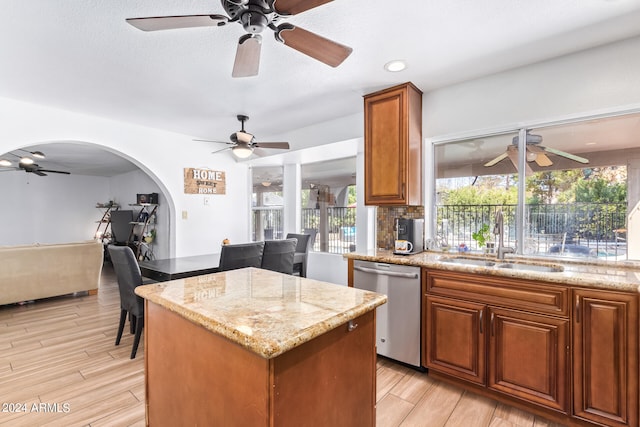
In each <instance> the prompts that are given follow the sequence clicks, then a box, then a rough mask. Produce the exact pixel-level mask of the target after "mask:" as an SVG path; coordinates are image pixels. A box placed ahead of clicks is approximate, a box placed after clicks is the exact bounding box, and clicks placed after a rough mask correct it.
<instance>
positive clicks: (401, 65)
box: [384, 59, 407, 73]
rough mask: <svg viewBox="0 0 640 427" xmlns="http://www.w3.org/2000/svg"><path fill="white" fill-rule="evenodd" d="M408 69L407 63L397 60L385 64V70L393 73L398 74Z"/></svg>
mask: <svg viewBox="0 0 640 427" xmlns="http://www.w3.org/2000/svg"><path fill="white" fill-rule="evenodd" d="M405 68H407V63H406V62H404V61H403V60H401V59H396V60H393V61H389V62H387V63H386V64H384V69H385V70H387V71H391V72H392V73H396V72H398V71H402V70H404V69H405Z"/></svg>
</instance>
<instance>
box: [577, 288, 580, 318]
mask: <svg viewBox="0 0 640 427" xmlns="http://www.w3.org/2000/svg"><path fill="white" fill-rule="evenodd" d="M576 323H580V296H579V295H576Z"/></svg>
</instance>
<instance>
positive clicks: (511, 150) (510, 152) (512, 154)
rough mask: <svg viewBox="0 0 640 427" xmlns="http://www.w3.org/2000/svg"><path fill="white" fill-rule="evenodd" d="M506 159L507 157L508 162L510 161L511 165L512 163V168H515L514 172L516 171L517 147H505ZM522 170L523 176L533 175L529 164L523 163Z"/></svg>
mask: <svg viewBox="0 0 640 427" xmlns="http://www.w3.org/2000/svg"><path fill="white" fill-rule="evenodd" d="M506 154H507V157H509V160H511V163H513V166H514V167H515V168H516V171H517V170H518V147H516V146H514V145H510V146H509V147H507V153H506ZM524 169H525V175H531V174H533V169H531V166H529V163H527V162H524Z"/></svg>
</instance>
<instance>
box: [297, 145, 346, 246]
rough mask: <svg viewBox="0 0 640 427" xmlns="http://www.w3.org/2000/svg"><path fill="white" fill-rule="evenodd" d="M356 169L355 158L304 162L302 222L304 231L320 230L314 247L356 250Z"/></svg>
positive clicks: (317, 231) (302, 169)
mask: <svg viewBox="0 0 640 427" xmlns="http://www.w3.org/2000/svg"><path fill="white" fill-rule="evenodd" d="M355 171H356V158H355V157H349V158H345V159H337V160H331V161H326V162H318V163H309V164H305V165H302V168H301V173H302V191H301V198H302V218H301V224H302V228H303V230H302V231H304V232H308V231H315V232H316V233H317V234H316V239H315V242H314V246H313V249H314V250H316V251H322V252H331V253H345V252H350V251H354V250H355V245H356V186H355V183H356V174H355Z"/></svg>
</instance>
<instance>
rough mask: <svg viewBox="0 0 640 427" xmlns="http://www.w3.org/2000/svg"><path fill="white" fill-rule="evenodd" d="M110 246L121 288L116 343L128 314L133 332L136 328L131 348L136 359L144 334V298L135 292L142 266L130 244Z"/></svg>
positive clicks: (118, 343) (140, 281)
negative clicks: (141, 336)
mask: <svg viewBox="0 0 640 427" xmlns="http://www.w3.org/2000/svg"><path fill="white" fill-rule="evenodd" d="M108 248H109V255H110V256H111V262H112V263H113V269H114V270H115V272H116V276H117V278H118V288H119V289H120V324H119V325H118V335H117V337H116V345H120V339H121V338H122V332H123V330H124V322H125V320H126V318H127V314H128V315H129V322H130V325H131V332H132V333H133V331H134V330H135V337H134V339H133V349H132V350H131V358H132V359H135V357H136V352H137V351H138V344H140V335H142V328H143V327H144V299H143V298H141V297H139V296H138V295H136V294H135V292H134V289H135V288H136V287H137V286H140V285H141V284H142V276H141V274H140V267H139V266H138V262H137V261H136V257H135V255H134V253H133V251H132V250H131V248H130V247H129V246H113V245H109V247H108Z"/></svg>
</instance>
